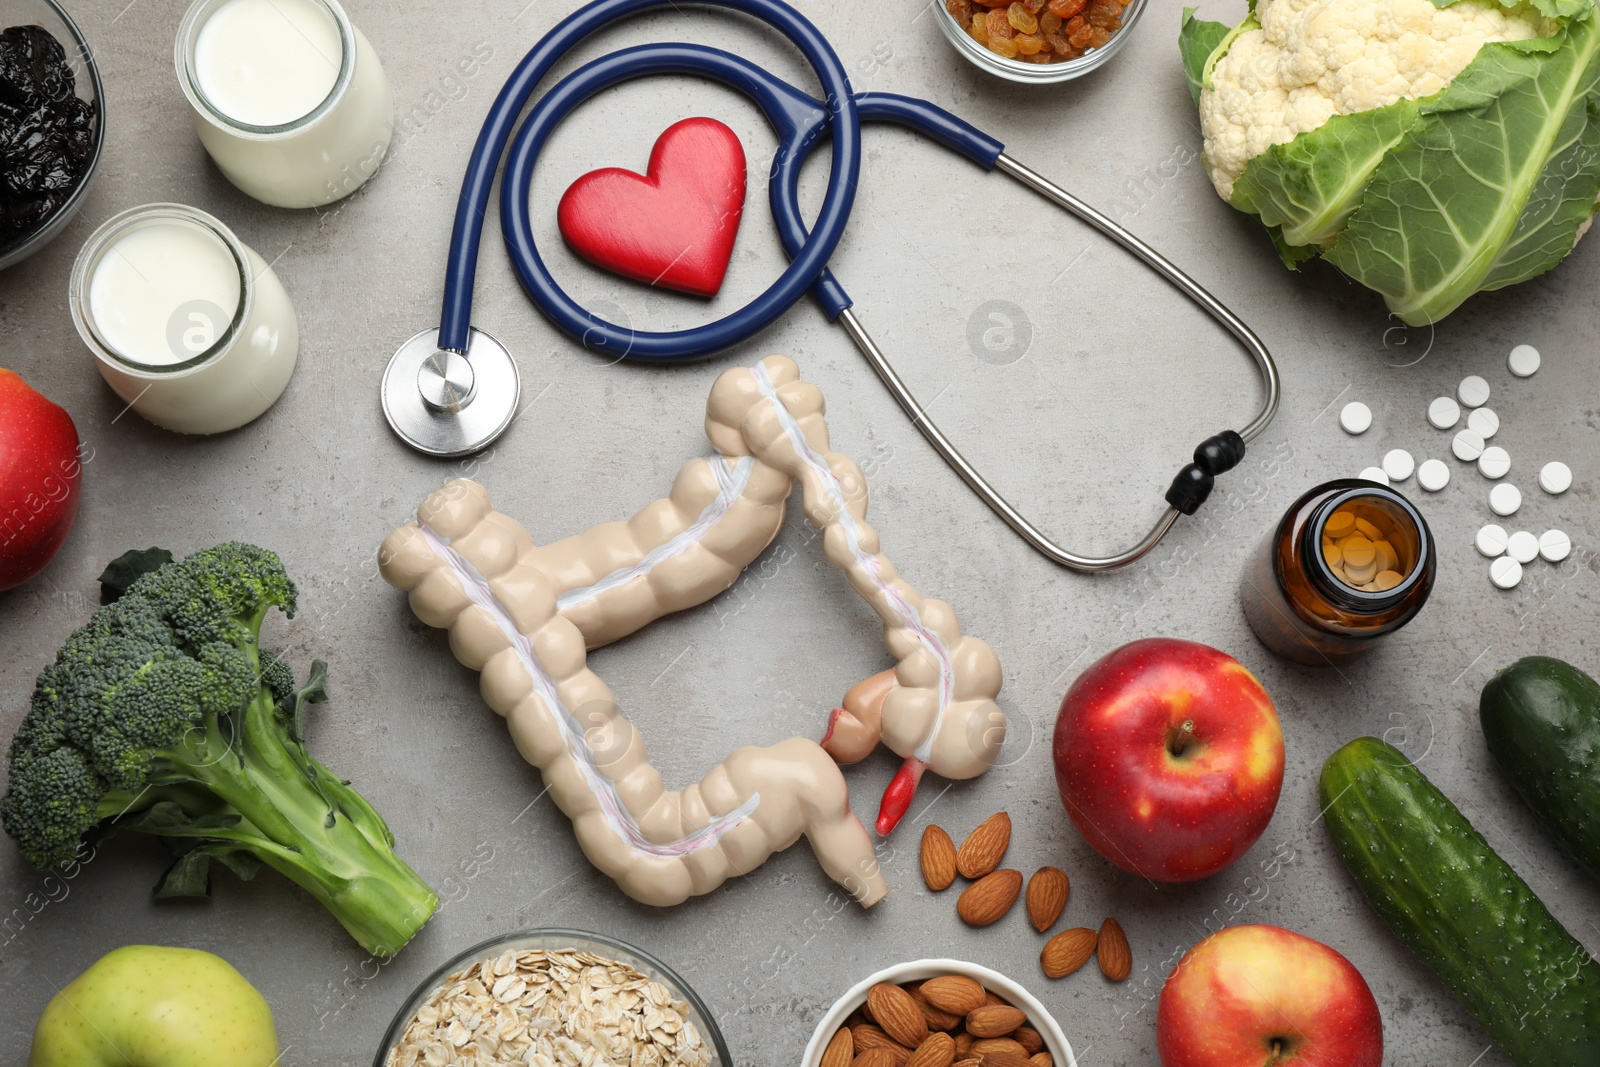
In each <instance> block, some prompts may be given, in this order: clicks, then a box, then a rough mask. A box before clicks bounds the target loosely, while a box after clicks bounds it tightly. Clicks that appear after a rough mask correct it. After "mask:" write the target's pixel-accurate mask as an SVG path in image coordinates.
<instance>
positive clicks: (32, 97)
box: [0, 26, 95, 246]
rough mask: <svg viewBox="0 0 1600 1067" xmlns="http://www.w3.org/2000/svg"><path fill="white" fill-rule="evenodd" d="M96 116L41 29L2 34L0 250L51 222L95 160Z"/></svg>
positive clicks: (64, 60)
mask: <svg viewBox="0 0 1600 1067" xmlns="http://www.w3.org/2000/svg"><path fill="white" fill-rule="evenodd" d="M94 140H95V133H94V109H93V108H92V107H91V106H90V105H89V103H88V102H87V101H85V100H81V99H79V97H78V95H77V82H76V79H75V78H74V76H73V73H72V67H71V65H70V64H69V63H68V62H67V54H66V50H65V49H64V48H63V47H62V46H61V42H60V41H58V40H56V38H55V37H54V36H52V35H51V34H50V33H49V32H48V31H47V30H45V29H43V28H42V27H39V26H12V27H10V28H9V29H7V30H4V31H3V32H0V246H5V245H9V244H12V243H13V242H15V241H17V240H20V239H21V238H23V237H26V236H27V235H29V234H31V233H32V232H33V231H35V230H37V229H38V228H39V227H40V226H42V225H44V224H45V223H46V222H47V221H49V219H50V217H51V216H52V215H54V214H55V213H56V212H57V211H58V210H60V208H61V207H62V205H63V204H65V203H66V202H67V200H68V199H69V198H70V197H71V195H72V191H73V190H74V189H76V188H77V187H78V183H79V182H80V181H82V180H83V175H84V172H85V171H86V170H87V169H88V166H89V158H90V156H91V155H93V153H94Z"/></svg>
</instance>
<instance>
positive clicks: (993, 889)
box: [956, 868, 1022, 926]
mask: <svg viewBox="0 0 1600 1067" xmlns="http://www.w3.org/2000/svg"><path fill="white" fill-rule="evenodd" d="M1021 892H1022V872H1021V871H1013V870H1011V869H1009V868H1002V869H1001V870H998V871H995V872H994V873H993V874H986V875H984V876H983V877H982V878H980V879H978V880H977V881H976V882H973V883H972V884H971V885H969V886H967V888H966V889H964V890H962V891H961V897H960V899H959V900H957V901H956V914H957V915H959V916H961V920H962V921H963V922H965V923H967V924H968V925H969V926H988V925H989V924H990V923H996V922H999V921H1000V920H1001V919H1002V918H1004V917H1005V914H1006V912H1008V911H1010V910H1011V905H1013V904H1015V903H1016V902H1017V896H1018V894H1020V893H1021Z"/></svg>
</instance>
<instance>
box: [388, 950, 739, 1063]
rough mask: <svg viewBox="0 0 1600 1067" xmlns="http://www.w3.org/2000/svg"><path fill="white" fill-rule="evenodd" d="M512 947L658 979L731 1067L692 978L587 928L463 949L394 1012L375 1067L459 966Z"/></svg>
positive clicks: (719, 1033) (717, 1060)
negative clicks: (580, 956)
mask: <svg viewBox="0 0 1600 1067" xmlns="http://www.w3.org/2000/svg"><path fill="white" fill-rule="evenodd" d="M507 949H512V950H515V951H517V952H525V951H532V950H537V949H544V950H558V951H566V950H572V951H575V952H593V953H594V954H595V955H597V956H604V957H605V958H606V959H610V960H616V961H617V962H618V963H624V964H627V965H628V966H630V967H632V968H633V969H634V970H636V971H638V972H639V973H641V974H643V975H646V976H647V977H649V978H652V979H654V980H655V981H657V982H660V983H661V984H662V985H664V986H666V987H667V988H668V989H669V990H671V991H672V993H673V994H674V995H675V996H677V997H679V998H680V999H682V1000H683V1001H684V1002H685V1003H687V1004H688V1005H689V1016H688V1020H689V1021H690V1022H692V1023H694V1025H695V1027H696V1028H697V1029H698V1030H699V1031H700V1036H701V1038H703V1039H704V1041H705V1044H706V1047H707V1048H709V1049H710V1050H711V1052H712V1055H713V1056H714V1057H715V1059H714V1060H713V1063H714V1064H715V1067H733V1057H732V1056H731V1055H730V1054H729V1053H728V1045H727V1042H726V1041H724V1040H723V1038H722V1031H721V1030H720V1029H718V1027H717V1021H716V1020H715V1019H714V1018H712V1016H711V1010H710V1009H709V1008H707V1007H706V1004H705V1001H703V1000H701V999H700V997H699V995H698V994H697V993H695V991H694V990H693V989H691V988H689V983H688V982H685V981H684V980H683V979H682V978H680V977H679V976H678V974H677V972H676V971H674V970H673V969H672V968H670V967H668V966H667V965H666V964H665V963H662V962H661V961H660V960H658V959H656V958H655V957H654V956H652V955H650V954H649V953H648V952H645V951H644V950H643V949H638V948H634V947H633V946H632V945H629V944H626V943H624V942H622V941H618V940H616V939H615V938H610V937H606V936H605V935H604V934H593V933H588V932H586V931H583V930H554V929H552V930H524V931H521V932H520V933H515V934H506V935H504V936H503V937H496V938H491V939H490V940H488V941H485V942H483V943H482V944H479V945H473V946H472V947H471V948H469V949H467V950H466V951H465V952H462V953H459V954H457V955H455V956H453V957H451V958H450V959H449V960H447V961H445V963H444V964H442V965H441V966H440V967H439V969H438V970H436V971H434V972H433V973H432V974H430V975H428V977H426V978H424V979H423V980H422V984H421V985H419V986H417V988H416V990H415V991H414V992H413V993H412V994H411V996H410V997H408V998H407V999H406V1002H405V1004H403V1005H402V1006H401V1008H400V1011H399V1012H398V1013H397V1014H396V1015H395V1017H394V1021H393V1022H392V1023H390V1024H389V1029H388V1032H387V1033H385V1034H384V1035H383V1044H382V1045H380V1046H379V1047H378V1055H377V1057H376V1058H375V1059H374V1060H373V1061H372V1067H384V1064H385V1063H386V1061H387V1060H388V1058H389V1053H390V1052H391V1051H393V1049H394V1047H395V1045H396V1044H398V1043H399V1041H400V1038H401V1037H402V1036H404V1034H405V1030H406V1026H407V1025H408V1024H410V1022H411V1020H412V1018H413V1017H414V1016H415V1015H416V1014H417V1010H418V1009H419V1008H421V1007H422V1005H423V1003H424V1002H425V1001H427V999H428V998H429V997H430V996H432V995H433V993H434V991H435V990H437V989H438V988H439V987H440V986H441V985H443V984H444V982H445V979H446V978H448V977H450V976H451V975H452V974H455V973H456V972H457V971H464V970H466V969H467V968H468V967H471V966H472V965H473V964H474V963H478V962H480V961H482V960H487V959H493V958H494V957H496V956H498V955H500V954H501V953H503V952H505V951H506V950H507Z"/></svg>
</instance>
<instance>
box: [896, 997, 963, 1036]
mask: <svg viewBox="0 0 1600 1067" xmlns="http://www.w3.org/2000/svg"><path fill="white" fill-rule="evenodd" d="M906 992H907V993H910V994H911V999H912V1000H914V1001H916V1002H917V1007H919V1008H921V1009H922V1017H923V1018H924V1019H926V1020H928V1029H929V1030H954V1029H955V1028H956V1027H958V1026H960V1025H961V1016H959V1015H957V1014H956V1013H955V1012H950V1011H945V1010H944V1009H942V1008H936V1007H934V1006H933V1005H932V1004H931V1003H929V1001H928V998H927V997H926V996H924V995H923V993H922V991H921V990H920V989H912V988H907V989H906Z"/></svg>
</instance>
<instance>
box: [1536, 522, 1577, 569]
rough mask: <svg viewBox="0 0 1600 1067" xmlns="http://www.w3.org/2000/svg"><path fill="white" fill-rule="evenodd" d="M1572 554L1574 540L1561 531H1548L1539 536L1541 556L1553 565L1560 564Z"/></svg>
mask: <svg viewBox="0 0 1600 1067" xmlns="http://www.w3.org/2000/svg"><path fill="white" fill-rule="evenodd" d="M1571 554H1572V540H1571V538H1569V537H1568V536H1567V535H1566V534H1564V533H1562V532H1561V531H1560V530H1546V531H1545V532H1544V533H1542V534H1540V535H1539V555H1541V556H1543V557H1544V558H1545V559H1547V560H1549V561H1550V562H1551V563H1560V562H1561V561H1562V560H1564V559H1566V558H1567V557H1568V556H1569V555H1571Z"/></svg>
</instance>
